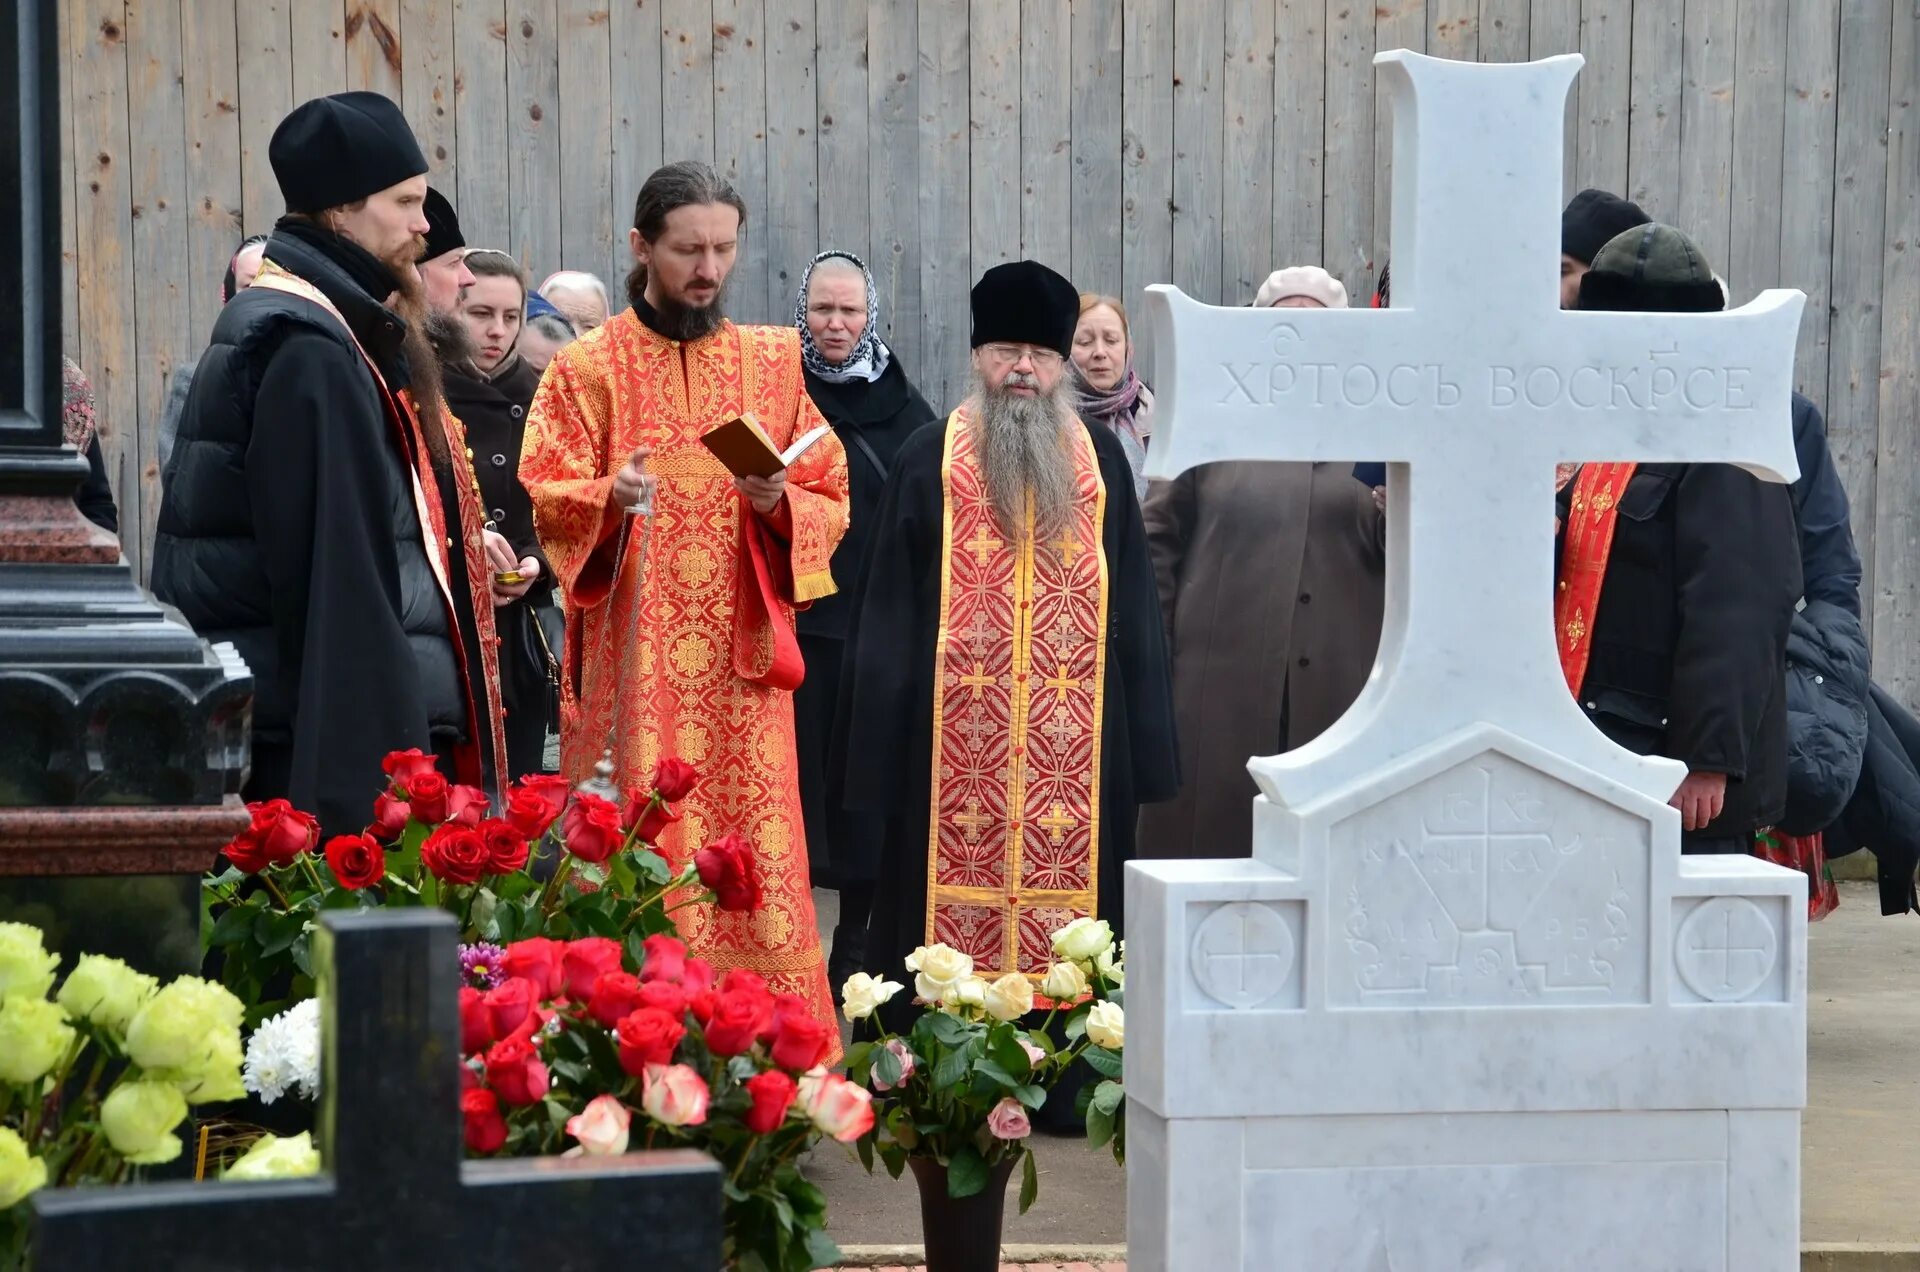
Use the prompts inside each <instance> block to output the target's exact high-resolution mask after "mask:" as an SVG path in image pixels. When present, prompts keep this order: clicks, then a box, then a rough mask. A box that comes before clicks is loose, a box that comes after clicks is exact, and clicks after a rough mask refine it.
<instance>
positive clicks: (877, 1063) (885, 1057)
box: [847, 1047, 900, 1087]
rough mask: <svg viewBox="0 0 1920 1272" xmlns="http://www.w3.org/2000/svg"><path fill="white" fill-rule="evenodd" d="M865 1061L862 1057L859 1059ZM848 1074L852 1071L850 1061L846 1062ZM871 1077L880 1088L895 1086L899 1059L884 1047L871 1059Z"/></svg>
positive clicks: (897, 1079) (898, 1079)
mask: <svg viewBox="0 0 1920 1272" xmlns="http://www.w3.org/2000/svg"><path fill="white" fill-rule="evenodd" d="M861 1058H862V1059H865V1057H864V1056H862V1057H861ZM847 1069H848V1071H849V1072H852V1071H853V1070H854V1064H853V1062H852V1061H851V1060H849V1061H848V1062H847ZM873 1076H874V1078H875V1079H876V1081H878V1082H879V1084H880V1085H882V1086H888V1087H891V1086H896V1085H898V1084H899V1082H900V1057H899V1056H897V1055H895V1054H894V1053H893V1052H892V1051H890V1050H888V1049H887V1048H885V1047H882V1048H881V1049H880V1052H879V1054H878V1055H876V1056H875V1057H874V1059H873Z"/></svg>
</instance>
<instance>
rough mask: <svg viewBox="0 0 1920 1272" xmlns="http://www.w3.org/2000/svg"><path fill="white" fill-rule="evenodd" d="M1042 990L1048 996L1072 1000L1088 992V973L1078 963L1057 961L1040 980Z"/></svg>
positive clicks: (1061, 999) (1064, 1000)
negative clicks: (1044, 977) (1043, 978)
mask: <svg viewBox="0 0 1920 1272" xmlns="http://www.w3.org/2000/svg"><path fill="white" fill-rule="evenodd" d="M1040 992H1041V993H1043V994H1045V995H1046V996H1047V997H1048V998H1053V999H1057V1000H1059V1001H1061V1002H1071V1001H1072V1000H1074V999H1076V998H1079V997H1080V996H1081V995H1082V994H1084V993H1086V992H1087V974H1086V973H1085V972H1083V971H1081V970H1080V965H1079V964H1078V963H1055V964H1054V965H1053V966H1051V967H1049V968H1048V969H1047V976H1046V979H1045V980H1043V981H1041V982H1040Z"/></svg>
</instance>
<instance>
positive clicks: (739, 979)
mask: <svg viewBox="0 0 1920 1272" xmlns="http://www.w3.org/2000/svg"><path fill="white" fill-rule="evenodd" d="M720 990H721V992H722V993H727V994H746V995H747V996H749V997H752V998H764V999H766V1000H767V1017H768V1019H772V1017H773V991H772V990H771V989H769V988H768V987H767V978H766V977H764V976H762V975H761V974H760V973H758V972H756V971H752V970H751V969H749V968H745V967H736V968H733V969H732V970H731V971H729V972H728V973H727V978H726V979H725V980H723V981H721V982H720Z"/></svg>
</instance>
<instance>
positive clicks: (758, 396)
mask: <svg viewBox="0 0 1920 1272" xmlns="http://www.w3.org/2000/svg"><path fill="white" fill-rule="evenodd" d="M745 223H746V206H745V204H744V203H743V202H742V200H741V198H740V196H739V194H738V193H737V192H736V191H735V190H734V188H733V187H732V185H730V184H729V183H728V182H726V181H725V180H724V179H722V178H721V177H720V176H719V175H718V174H717V173H715V172H714V170H713V169H712V168H711V167H709V166H707V165H706V164H703V163H697V162H683V163H675V164H669V165H668V166H666V167H664V168H661V169H660V170H659V171H657V172H655V173H654V174H653V175H652V176H650V177H648V178H647V180H646V183H645V184H644V185H643V186H642V187H641V189H640V197H639V200H638V203H637V205H636V206H635V208H634V228H633V230H632V232H631V233H630V235H629V242H630V244H631V246H632V249H633V254H634V260H635V262H636V263H635V266H634V270H633V273H632V274H631V275H630V276H629V278H628V280H627V293H628V298H629V300H630V301H631V302H632V307H631V308H629V309H627V310H625V311H623V312H621V313H619V314H616V315H614V316H613V318H612V319H610V320H609V321H608V322H607V323H606V325H604V326H602V327H599V328H597V329H596V330H594V331H590V332H588V333H587V334H586V335H584V336H582V337H581V338H580V339H579V340H577V341H575V342H574V343H573V344H570V345H568V346H566V347H565V348H564V349H562V350H560V351H559V352H558V353H556V354H555V355H554V359H553V362H552V363H551V364H550V365H549V366H548V368H547V371H546V374H545V376H544V377H543V378H542V380H541V382H540V389H539V391H538V393H537V394H536V395H535V396H534V400H533V406H532V409H531V410H530V411H529V412H528V418H527V432H526V441H525V444H524V447H523V449H522V453H521V461H520V480H521V483H522V484H523V485H524V486H525V487H526V489H527V493H528V494H529V495H530V496H531V498H532V501H533V514H534V523H535V526H536V528H537V530H538V531H539V536H540V542H541V546H542V547H543V548H544V549H545V551H546V554H547V558H548V560H549V561H550V562H551V563H552V566H553V571H554V576H555V579H556V580H557V582H558V583H559V584H560V586H561V588H562V590H563V593H564V597H565V613H566V631H567V637H566V648H565V650H564V653H563V656H562V662H563V664H564V665H563V668H562V675H561V680H562V690H561V755H560V760H561V767H562V769H563V771H564V772H565V773H566V774H567V775H568V776H569V777H571V778H573V779H575V780H576V781H577V780H580V779H583V778H585V777H587V776H588V775H589V774H591V772H592V771H593V767H594V763H595V761H597V760H598V759H599V758H600V755H601V752H602V749H603V748H604V747H607V746H611V747H612V748H613V756H614V761H615V764H616V767H617V770H618V776H617V779H616V780H617V781H618V782H619V783H620V784H621V785H622V786H623V787H626V788H634V787H640V786H644V785H645V783H646V781H647V778H648V775H649V774H650V773H651V772H652V770H653V766H654V765H655V763H656V762H658V761H659V760H661V759H664V758H676V759H681V760H685V761H687V762H688V763H690V764H692V765H694V766H695V767H696V768H697V769H698V770H699V771H700V781H699V784H698V785H697V786H696V787H695V788H694V790H693V792H692V794H691V795H690V796H689V797H688V798H687V799H686V800H685V801H684V802H682V803H681V805H680V812H681V820H680V822H679V823H678V824H677V825H675V826H673V827H670V828H669V829H668V830H667V832H666V833H665V834H664V836H663V837H662V842H661V845H660V847H661V849H662V850H663V851H664V852H665V853H666V855H667V857H668V858H669V860H671V861H672V862H673V863H674V864H676V865H681V864H684V863H685V862H686V861H687V860H688V859H689V858H690V857H691V856H692V854H693V853H695V852H697V851H698V850H699V849H700V848H701V847H702V846H703V845H705V844H706V843H707V842H709V841H711V840H714V839H716V838H718V837H720V836H722V835H725V834H729V833H738V834H741V835H743V836H745V837H746V838H747V839H748V840H749V841H750V842H751V843H752V845H753V847H754V850H755V855H756V858H757V860H758V862H759V865H760V873H761V880H762V885H763V889H764V893H763V895H764V900H763V903H762V905H761V906H760V908H759V909H757V910H754V911H752V912H750V913H742V912H726V911H721V910H719V909H717V908H714V907H712V906H708V905H696V906H690V907H688V908H686V909H682V910H679V911H677V912H676V913H675V916H674V917H675V919H676V921H677V922H678V923H679V926H680V933H681V935H682V936H683V937H684V938H685V939H686V941H687V942H688V944H689V945H690V946H691V947H692V948H693V952H694V953H696V954H699V955H701V956H703V957H705V958H708V959H710V960H712V961H713V962H714V963H715V964H716V965H717V966H719V967H721V968H722V969H726V968H734V967H743V968H748V969H751V970H753V971H756V972H759V973H761V974H762V975H764V976H766V977H767V979H768V980H769V981H770V982H771V983H772V984H773V986H774V988H775V989H776V990H777V991H782V992H786V993H793V994H799V995H801V996H803V997H804V998H805V999H806V1000H807V1001H808V1003H809V1005H810V1006H811V1008H812V1010H813V1012H814V1015H815V1016H816V1018H818V1019H819V1020H821V1021H823V1022H826V1023H833V1022H834V1021H835V1019H836V1016H835V1012H834V1005H833V1000H832V997H831V995H830V993H829V990H828V987H827V978H826V970H825V966H824V964H823V962H822V959H821V952H820V938H819V932H818V929H817V928H816V926H815V923H814V913H813V895H812V891H811V883H810V880H809V878H808V874H807V852H806V841H805V835H804V831H803V828H802V820H801V812H800V794H799V783H798V766H797V762H796V757H795V749H794V734H793V689H794V687H795V686H796V685H798V684H799V683H800V678H801V675H802V672H803V668H802V665H801V659H800V652H799V644H798V642H797V640H796V638H795V636H794V629H793V615H794V611H795V610H796V609H799V608H804V607H805V606H806V605H807V604H808V603H809V602H811V601H813V600H815V599H817V598H819V597H822V596H827V595H830V594H831V593H832V592H833V591H834V590H835V585H834V581H833V577H832V574H831V572H830V570H829V568H828V566H829V561H830V559H831V557H832V555H833V549H834V547H835V545H836V544H838V543H839V541H840V537H841V535H842V534H843V533H844V532H845V531H846V528H847V464H846V454H845V452H844V451H843V450H842V449H841V447H840V443H839V441H838V440H837V439H835V438H834V436H833V435H832V433H831V431H828V432H827V433H826V434H825V435H824V437H823V438H822V439H821V440H819V441H817V442H816V443H815V444H814V445H813V446H812V447H810V448H809V449H807V450H806V451H805V452H804V453H803V454H802V455H801V456H800V457H798V458H797V459H795V460H794V461H793V463H792V464H791V465H790V467H789V468H788V469H787V470H786V471H784V472H782V473H780V474H777V475H776V476H774V477H772V478H736V477H734V476H732V475H731V474H730V473H729V472H728V470H727V469H726V468H725V467H723V466H722V464H721V463H720V461H719V460H718V459H716V458H715V457H714V456H713V455H712V454H711V453H710V452H709V451H708V450H707V448H706V447H705V446H703V445H702V444H701V441H700V438H701V435H702V434H704V433H706V432H708V431H709V430H711V429H714V428H716V427H718V426H720V425H722V424H725V423H727V422H728V421H729V420H732V419H734V418H736V417H738V416H740V415H741V414H743V413H747V412H751V413H752V414H753V415H754V416H756V417H757V418H758V420H759V422H760V424H761V426H762V428H763V429H764V430H765V431H766V433H767V434H768V435H769V437H770V438H771V439H772V441H773V442H774V444H775V445H777V446H779V447H781V448H782V449H783V450H784V449H785V448H786V447H787V446H789V444H790V443H792V442H793V441H794V440H796V439H798V438H800V437H801V436H802V435H803V434H806V433H808V432H809V431H811V430H812V429H814V428H815V427H817V426H819V425H821V424H822V423H823V421H822V420H821V417H820V413H819V412H818V411H817V410H815V409H814V406H813V403H812V402H811V401H809V400H808V398H807V394H806V391H805V386H804V381H803V377H802V364H801V360H800V339H799V333H798V332H796V331H795V330H794V329H793V328H791V327H741V326H736V325H735V324H733V323H731V322H729V321H727V319H726V317H725V313H724V308H723V306H724V300H725V295H726V281H727V274H728V272H729V271H730V270H731V269H732V267H733V263H734V260H735V254H736V252H737V251H738V248H739V239H740V232H741V230H742V229H743V228H744V226H745ZM635 507H643V508H644V507H650V508H651V512H650V514H647V515H639V514H636V513H634V512H633V511H631V510H632V509H633V508H635Z"/></svg>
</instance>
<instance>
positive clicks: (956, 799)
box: [926, 410, 1108, 978]
mask: <svg viewBox="0 0 1920 1272" xmlns="http://www.w3.org/2000/svg"><path fill="white" fill-rule="evenodd" d="M1069 435H1070V439H1071V440H1070V445H1071V446H1072V449H1073V466H1074V480H1075V490H1076V498H1075V499H1074V501H1073V508H1072V512H1071V514H1070V516H1069V519H1068V523H1067V525H1066V527H1065V528H1064V529H1063V530H1062V531H1061V532H1060V533H1059V534H1058V535H1056V536H1055V537H1054V538H1053V539H1052V540H1051V541H1049V542H1045V543H1040V544H1036V543H1034V541H1033V540H1034V534H1033V509H1032V503H1031V500H1029V503H1028V507H1027V513H1026V525H1025V527H1024V533H1023V534H1022V535H1021V536H1020V540H1021V541H1020V542H1016V543H1009V542H1007V541H1006V538H1005V536H1004V535H1003V534H1002V533H1001V531H1000V528H999V525H998V523H997V522H996V521H995V519H994V515H993V505H992V503H991V501H990V500H989V499H988V497H987V491H986V484H985V481H984V479H983V477H982V474H981V471H980V467H979V464H978V462H977V460H976V457H975V451H974V440H973V430H972V425H971V424H970V422H969V420H968V418H967V416H966V415H965V414H964V413H963V412H962V411H958V410H957V411H955V412H954V413H953V414H952V415H951V416H950V417H949V418H948V420H947V432H946V446H945V451H944V455H943V459H942V464H941V487H942V492H943V494H944V496H945V499H944V504H945V516H944V524H943V528H942V543H941V553H940V619H941V622H940V631H939V637H938V641H937V644H936V646H935V650H934V670H935V674H936V676H937V680H936V683H935V685H934V703H933V786H932V799H931V801H930V810H931V811H930V824H929V827H928V837H927V918H926V939H927V940H928V941H929V942H932V941H944V942H945V943H946V944H948V945H951V946H953V947H954V948H955V949H958V950H960V951H962V952H963V953H966V954H969V955H971V956H972V957H973V960H974V966H975V969H976V971H978V972H979V973H980V974H981V975H983V976H987V977H989V978H991V977H993V976H997V975H1001V974H1003V973H1005V972H1009V971H1015V970H1018V971H1022V972H1027V973H1030V974H1037V973H1039V972H1042V971H1044V970H1045V968H1046V965H1047V963H1048V961H1049V958H1050V949H1051V938H1052V934H1053V932H1054V931H1056V930H1057V929H1059V928H1060V927H1062V926H1064V925H1065V924H1067V923H1069V922H1071V921H1072V920H1073V919H1075V918H1078V917H1080V916H1082V915H1091V914H1093V913H1094V912H1095V909H1096V907H1097V899H1098V890H1099V884H1098V880H1099V854H1100V735H1101V725H1102V705H1103V702H1104V694H1105V690H1106V671H1107V666H1106V659H1107V644H1106V639H1105V637H1106V629H1107V604H1108V599H1107V586H1108V583H1107V559H1106V552H1105V548H1104V545H1103V543H1102V541H1101V529H1102V526H1103V524H1104V519H1105V516H1106V503H1107V492H1106V487H1105V485H1104V484H1103V483H1102V481H1101V477H1100V465H1099V460H1098V457H1097V456H1096V454H1095V452H1094V449H1093V439H1092V438H1091V437H1089V436H1088V435H1087V431H1086V429H1085V428H1084V427H1082V426H1081V425H1080V424H1079V423H1078V422H1075V423H1073V424H1072V425H1071V426H1070V427H1069Z"/></svg>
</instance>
